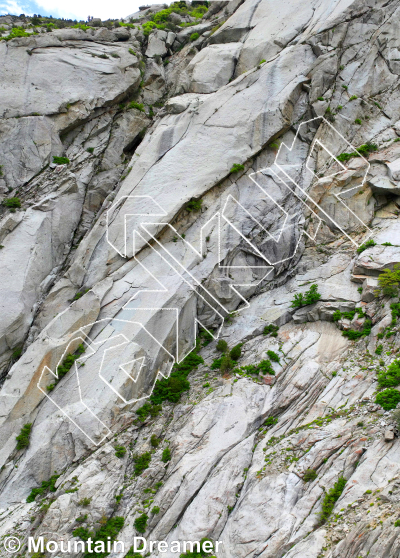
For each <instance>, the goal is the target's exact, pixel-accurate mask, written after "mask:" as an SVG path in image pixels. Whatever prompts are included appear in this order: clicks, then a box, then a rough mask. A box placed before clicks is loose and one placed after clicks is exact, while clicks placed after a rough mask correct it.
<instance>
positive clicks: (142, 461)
mask: <svg viewBox="0 0 400 558" xmlns="http://www.w3.org/2000/svg"><path fill="white" fill-rule="evenodd" d="M133 461H134V463H135V475H137V476H139V475H141V474H142V473H143V471H144V470H145V469H147V467H148V466H149V464H150V461H151V453H150V452H149V451H146V452H145V453H142V454H141V455H136V456H135V457H134V458H133Z"/></svg>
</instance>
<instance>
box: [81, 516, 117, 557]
mask: <svg viewBox="0 0 400 558" xmlns="http://www.w3.org/2000/svg"><path fill="white" fill-rule="evenodd" d="M124 523H125V519H124V518H123V517H118V516H116V517H111V518H110V519H107V520H106V521H105V523H104V524H103V525H102V526H101V527H100V529H98V530H97V531H95V532H94V533H92V532H91V531H89V529H86V528H85V527H78V528H77V529H75V530H74V531H72V534H73V536H74V537H79V538H80V539H82V540H83V541H87V540H88V539H89V538H91V539H92V541H93V548H95V547H96V543H97V542H102V543H103V545H104V548H105V549H106V548H107V543H109V542H113V541H115V539H116V538H117V535H118V533H119V532H120V531H121V529H122V527H123V526H124ZM98 548H99V547H98ZM108 554H109V552H86V553H85V554H84V555H83V558H90V557H92V558H105V557H106V556H108Z"/></svg>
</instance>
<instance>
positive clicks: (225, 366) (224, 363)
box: [219, 355, 236, 373]
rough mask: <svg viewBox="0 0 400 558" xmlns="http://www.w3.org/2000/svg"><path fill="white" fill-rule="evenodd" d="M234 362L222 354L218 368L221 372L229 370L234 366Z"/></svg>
mask: <svg viewBox="0 0 400 558" xmlns="http://www.w3.org/2000/svg"><path fill="white" fill-rule="evenodd" d="M235 364H236V362H235V361H234V360H232V359H231V357H230V356H227V355H224V356H223V357H222V358H221V364H220V367H219V369H220V370H221V372H222V373H224V372H228V371H229V370H232V369H233V368H234V367H235Z"/></svg>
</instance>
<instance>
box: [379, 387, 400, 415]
mask: <svg viewBox="0 0 400 558" xmlns="http://www.w3.org/2000/svg"><path fill="white" fill-rule="evenodd" d="M375 403H377V404H378V405H380V406H381V407H383V409H385V411H390V410H391V409H395V408H396V407H397V404H398V403H400V392H399V391H397V389H393V388H388V389H384V390H383V391H381V392H380V393H378V395H377V396H376V399H375Z"/></svg>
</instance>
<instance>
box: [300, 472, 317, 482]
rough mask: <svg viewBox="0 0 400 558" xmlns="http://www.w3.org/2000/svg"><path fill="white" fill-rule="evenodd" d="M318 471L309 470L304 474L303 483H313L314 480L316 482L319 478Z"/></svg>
mask: <svg viewBox="0 0 400 558" xmlns="http://www.w3.org/2000/svg"><path fill="white" fill-rule="evenodd" d="M317 476H318V475H317V471H315V470H314V469H307V470H306V471H305V472H304V475H303V481H304V482H312V481H313V480H315V479H316V478H317Z"/></svg>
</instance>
